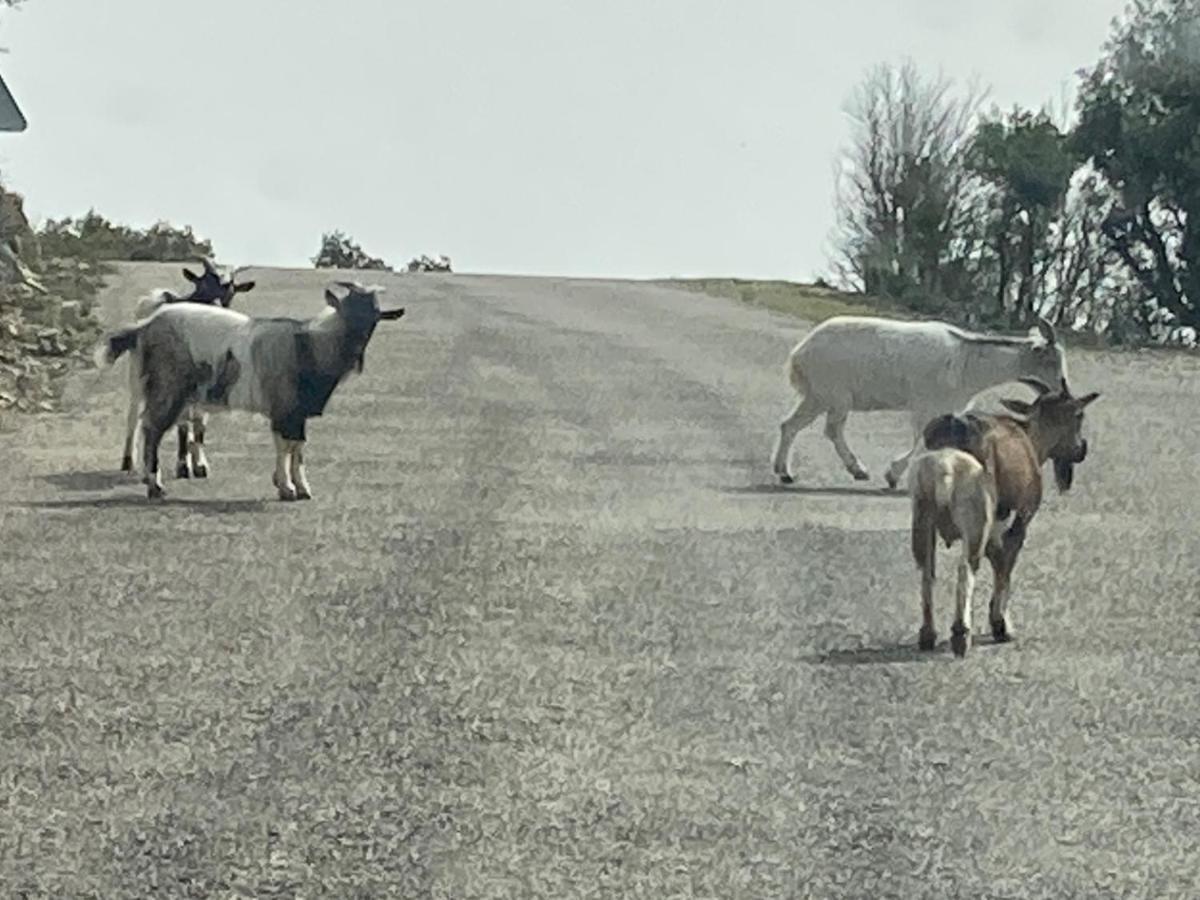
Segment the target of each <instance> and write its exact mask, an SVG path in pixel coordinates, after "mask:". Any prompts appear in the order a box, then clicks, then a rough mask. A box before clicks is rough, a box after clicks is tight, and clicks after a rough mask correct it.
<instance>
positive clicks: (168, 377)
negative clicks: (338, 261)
mask: <svg viewBox="0 0 1200 900" xmlns="http://www.w3.org/2000/svg"><path fill="white" fill-rule="evenodd" d="M335 284H337V285H339V286H341V287H343V288H345V289H346V290H347V294H346V296H345V297H343V298H341V299H339V298H338V297H337V295H336V294H335V293H333V291H330V290H326V291H325V301H326V303H327V305H328V308H326V309H325V310H323V311H322V312H321V313H320V314H318V315H316V316H314V317H312V318H311V319H303V320H301V319H289V318H270V319H268V318H257V319H252V318H250V317H249V316H245V315H243V314H241V313H239V312H234V311H233V310H230V309H221V308H217V307H213V306H202V305H200V304H195V303H178V304H173V305H171V306H168V307H166V308H165V309H162V310H160V311H158V312H157V313H155V314H154V315H153V316H151V317H150V318H149V319H143V320H141V321H139V322H136V323H135V324H133V325H131V326H129V327H127V328H122V329H120V330H118V331H115V332H113V333H111V334H110V335H109V336H108V337H107V338H106V339H105V340H104V341H103V342H102V343H101V344H100V346H99V347H98V348H97V351H96V362H97V364H98V365H111V364H112V363H113V362H115V361H116V359H117V358H118V357H120V356H121V355H122V354H123V353H126V352H132V353H133V354H134V359H135V360H136V362H137V366H138V369H139V371H141V372H144V373H145V376H146V378H145V393H146V408H145V413H144V417H143V418H144V424H143V430H144V438H145V448H144V472H145V475H144V480H145V483H146V486H147V494H148V496H149V497H150V499H155V498H158V497H162V496H163V495H164V491H163V486H162V479H161V476H160V473H159V468H158V446H159V443H160V442H161V441H162V437H163V434H165V433H166V431H167V429H169V428H170V427H171V426H172V425H174V424H175V422H176V421H177V420H178V418H179V416H180V413H181V412H182V411H183V410H184V408H185V407H186V406H187V405H188V404H195V405H196V406H197V407H199V408H200V409H204V410H212V411H219V410H232V409H237V410H243V411H245V412H254V413H260V414H262V415H264V416H266V418H267V419H268V420H269V421H270V423H271V430H272V431H273V432H274V435H275V451H276V459H275V474H274V477H273V482H274V484H275V487H276V488H277V489H278V491H279V498H280V499H281V500H297V499H301V500H306V499H308V498H310V497H311V496H312V490H311V489H310V487H309V484H308V479H307V477H306V476H305V471H304V444H305V439H306V429H305V425H306V423H307V421H308V419H309V418H310V417H312V416H319V415H321V414H322V413H323V412H324V410H325V406H326V404H327V403H328V402H329V398H330V396H331V395H332V394H333V392H334V390H335V389H336V388H337V386H338V385H339V384H340V383H341V382H342V380H343V379H344V378H345V377H346V376H347V375H348V374H349V373H350V371H351V370H352V369H357V371H359V372H361V371H362V370H363V364H364V356H365V353H366V349H367V343H368V342H369V341H370V340H371V335H372V334H373V333H374V331H375V326H376V325H378V323H379V322H380V320H384V319H399V318H400V317H401V316H402V315H404V310H403V309H402V308H401V309H391V310H380V308H379V301H378V298H377V295H378V294H380V293H382V292H383V288H382V287H377V286H371V287H364V286H362V285H360V284H358V283H356V282H346V281H339V282H335Z"/></svg>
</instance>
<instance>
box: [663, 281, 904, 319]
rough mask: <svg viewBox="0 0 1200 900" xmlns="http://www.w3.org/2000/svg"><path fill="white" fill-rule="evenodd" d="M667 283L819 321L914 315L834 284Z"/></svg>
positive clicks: (667, 283)
mask: <svg viewBox="0 0 1200 900" xmlns="http://www.w3.org/2000/svg"><path fill="white" fill-rule="evenodd" d="M656 283H657V284H661V285H663V286H665V287H679V288H683V289H685V290H689V291H696V292H698V293H703V294H708V295H709V296H711V297H725V298H727V299H730V300H739V301H741V302H742V303H745V304H747V305H749V306H754V307H758V308H759V309H769V310H771V311H772V312H778V313H785V314H787V315H792V316H795V317H796V318H798V319H803V320H804V321H806V322H812V323H813V324H816V323H818V322H823V321H824V320H825V319H828V318H830V317H831V316H842V315H859V316H871V315H888V316H893V317H896V318H912V317H913V313H912V312H910V311H908V310H905V309H904V308H902V307H899V306H896V305H894V304H885V303H883V302H882V301H879V300H874V299H872V300H867V299H866V298H863V297H860V296H858V295H855V294H847V293H844V292H842V291H838V290H835V289H833V288H825V287H817V286H816V285H811V284H798V283H796V282H793V281H760V280H754V279H743V278H679V279H670V280H666V281H659V282H656Z"/></svg>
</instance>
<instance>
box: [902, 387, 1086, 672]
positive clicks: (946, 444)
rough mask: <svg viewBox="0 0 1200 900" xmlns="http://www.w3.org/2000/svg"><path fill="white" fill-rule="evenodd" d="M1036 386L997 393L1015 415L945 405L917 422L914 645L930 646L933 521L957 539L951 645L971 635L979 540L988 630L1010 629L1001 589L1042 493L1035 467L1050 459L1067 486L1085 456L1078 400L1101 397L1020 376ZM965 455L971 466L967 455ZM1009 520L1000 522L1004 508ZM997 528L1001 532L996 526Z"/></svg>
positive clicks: (964, 643) (1006, 587) (1005, 592)
mask: <svg viewBox="0 0 1200 900" xmlns="http://www.w3.org/2000/svg"><path fill="white" fill-rule="evenodd" d="M1019 380H1020V381H1022V382H1024V383H1025V384H1027V385H1029V386H1030V387H1032V388H1033V389H1034V390H1036V391H1037V392H1038V395H1037V397H1036V399H1035V400H1034V401H1033V402H1032V403H1026V402H1025V401H1023V400H1012V399H1008V398H1004V399H1002V400H1001V403H1003V404H1004V405H1005V406H1006V407H1008V409H1009V410H1011V411H1012V412H1013V413H1015V415H1004V414H997V415H983V414H977V413H967V414H965V415H957V414H944V415H940V416H937V417H936V418H934V419H933V420H932V421H930V422H929V423H928V424H927V425H926V427H925V428H924V429H923V430H922V440H923V442H924V444H925V446H926V447H927V448H928V450H929V451H930V452H929V453H926V454H923V455H922V456H921V457H919V460H920V461H919V462H918V464H917V465H916V466H915V467H914V473H913V474H912V475H911V476H910V482H909V483H910V489H911V491H912V497H913V519H912V551H913V558H914V559H915V560H916V563H917V566H918V567H919V568H920V569H921V605H922V615H923V621H922V625H921V631H920V635H919V645H920V647H921V649H922V650H930V649H932V648H933V645H934V641H935V634H934V628H933V608H932V591H933V579H934V544H935V540H934V529H935V528H936V530H937V532H938V533H939V534H941V536H942V538H943V540H945V542H946V546H950V545H951V544H952V543H953V542H954V540H956V539H961V540H962V541H963V543H964V547H963V560H962V563H961V564H960V567H959V589H958V605H957V607H956V610H955V620H954V628H953V630H952V634H951V638H952V640H951V644H952V648H953V650H954V652H955V653H956V654H957V655H959V656H962V655H964V654H965V653H966V650H967V648H968V647H969V646H970V643H971V636H970V632H971V607H970V603H971V591H972V590H973V587H974V574H975V571H976V570H977V569H978V567H979V552H980V549H981V548H982V549H983V550H984V552H985V553H986V554H987V558H988V562H989V563H991V566H992V572H993V575H994V585H993V589H992V599H991V605H990V609H989V613H988V618H989V622H990V624H991V628H992V637H993V638H995V640H996V641H999V642H1003V641H1007V640H1010V639H1011V638H1012V624H1011V622H1010V620H1009V615H1008V598H1009V593H1010V590H1011V583H1012V572H1013V568H1014V566H1015V565H1016V562H1017V556H1018V554H1019V553H1020V552H1021V547H1022V546H1023V545H1024V543H1025V536H1026V533H1027V532H1028V530H1029V524H1030V522H1031V521H1032V520H1033V517H1034V516H1035V515H1036V514H1037V511H1038V508H1039V507H1040V506H1041V502H1042V466H1043V465H1044V464H1045V462H1046V461H1047V460H1052V461H1053V463H1054V476H1055V483H1056V484H1057V485H1058V489H1059V491H1064V492H1065V491H1067V490H1069V489H1070V487H1071V484H1072V482H1073V481H1074V468H1075V466H1076V465H1077V464H1079V463H1081V462H1083V461H1084V459H1085V458H1086V457H1087V450H1088V447H1087V439H1086V438H1084V437H1082V435H1081V431H1082V429H1083V419H1084V409H1085V408H1086V407H1087V406H1088V405H1089V404H1091V403H1092V402H1093V401H1095V400H1096V398H1097V397H1099V396H1100V394H1099V393H1097V392H1095V391H1093V392H1092V393H1090V394H1085V395H1083V396H1082V397H1076V396H1073V395H1072V394H1071V390H1070V388H1069V387H1068V385H1067V379H1066V378H1065V377H1064V378H1062V379H1061V381H1060V387H1059V389H1058V390H1057V391H1055V390H1052V389H1051V388H1049V387H1048V386H1047V385H1046V384H1045V383H1043V382H1042V381H1041V380H1040V379H1037V378H1030V377H1023V378H1021V379H1019ZM967 459H970V460H971V461H972V462H973V463H974V465H971V464H969V463H968V462H967ZM1010 516H1012V524H1011V525H1008V527H1007V528H1004V526H1005V525H1006V523H1007V521H1008V519H1009V517H1010ZM1002 529H1003V531H1002Z"/></svg>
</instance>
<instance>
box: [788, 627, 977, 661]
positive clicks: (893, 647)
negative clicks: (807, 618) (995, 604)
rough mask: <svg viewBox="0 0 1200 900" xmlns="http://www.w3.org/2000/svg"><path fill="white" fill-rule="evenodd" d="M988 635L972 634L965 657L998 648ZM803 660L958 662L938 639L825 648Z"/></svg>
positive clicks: (948, 644)
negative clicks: (924, 644)
mask: <svg viewBox="0 0 1200 900" xmlns="http://www.w3.org/2000/svg"><path fill="white" fill-rule="evenodd" d="M998 646H999V644H997V643H996V642H995V641H993V640H991V639H990V638H987V639H984V640H980V635H977V634H976V635H973V636H972V641H971V649H970V650H968V651H967V656H966V658H967V659H970V658H971V655H972V654H974V653H978V652H984V653H986V652H987V651H988V650H989V649H990V648H992V647H998ZM803 661H804V662H806V663H810V664H813V665H821V666H877V665H892V664H895V663H945V662H955V661H957V662H961V661H962V660H959V659H958V658H957V657H956V656H955V655H954V653H953V652H952V651H951V650H950V642H949V641H948V640H943V641H938V643H937V645H936V646H935V647H934V648H933V649H932V650H921V649H919V648H918V647H917V643H916V641H915V640H914V641H910V642H907V643H903V644H889V645H885V646H882V647H854V648H852V649H848V650H826V651H825V652H823V653H813V654H811V655H809V656H805V657H803Z"/></svg>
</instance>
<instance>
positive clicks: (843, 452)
mask: <svg viewBox="0 0 1200 900" xmlns="http://www.w3.org/2000/svg"><path fill="white" fill-rule="evenodd" d="M787 374H788V378H789V380H790V381H791V384H792V387H793V388H795V390H796V391H797V393H800V394H802V395H803V399H802V400H801V401H800V403H799V404H798V405H797V406H796V408H795V409H794V410H793V411H792V413H791V414H790V415H789V416H788V417H787V418H786V419H784V420H783V422H781V423H780V426H779V438H778V441H777V443H776V445H775V453H774V459H773V465H774V471H775V474H776V475H777V476H778V477H779V479H780V481H782V482H783V483H784V484H791V482H792V480H793V479H792V474H791V471H790V469H789V467H788V456H789V454H790V452H791V447H792V444H793V443H794V442H795V440H796V435H798V434H799V433H800V432H801V431H802V430H803V429H805V428H807V427H808V426H809V425H810V424H812V422H813V421H814V420H815V419H816V418H817V416H819V415H821V414H822V413H824V414H825V436H826V437H827V438H829V440H830V441H832V442H833V446H834V449H835V450H836V451H837V454H838V457H839V458H840V459H841V461H842V464H843V465H844V466H845V467H846V471H848V472H849V473H850V474H851V475H852V476H853V477H854V478H855V480H858V481H866V480H867V479H868V478H869V477H870V476H869V475H868V474H867V471H866V469H864V468H863V466H862V464H861V463H860V462H859V460H858V457H856V456H855V455H854V451H852V450H851V449H850V447H849V445H848V444H847V443H846V436H845V427H846V419H847V418H848V417H849V415H850V413H851V412H852V411H860V412H875V411H883V410H907V411H908V412H909V414H910V417H911V423H912V429H913V443H912V446H911V448H910V449H909V450H908V452H907V453H904V454H903V455H901V456H898V457H896V458H895V459H893V460H892V462H891V464H890V465H889V467H888V470H887V473H886V476H885V477H886V479H887V484H888V487H889V488H895V487H896V485H897V484H898V483H899V480H900V476H901V475H902V474H903V472H904V470H905V468H906V467H907V466H908V462H909V459H910V458H911V457H912V455H913V453H914V452H915V451H916V450H917V448H918V447H919V446H920V442H921V429H922V428H923V427H924V426H925V423H926V422H928V421H929V420H930V419H931V418H933V417H934V416H936V415H938V414H940V413H953V412H958V411H959V410H961V409H963V408H964V407H965V406H966V405H967V403H969V402H970V400H971V399H972V398H973V397H974V396H975V395H976V394H978V393H980V392H981V391H983V390H985V389H987V388H989V387H993V386H995V385H998V384H1002V383H1004V382H1006V381H1012V380H1014V379H1017V378H1019V377H1020V376H1022V375H1030V376H1033V377H1035V378H1040V379H1042V380H1043V381H1047V382H1050V383H1052V384H1053V383H1057V382H1058V380H1059V379H1060V378H1062V377H1063V376H1064V375H1065V374H1066V358H1065V356H1064V353H1063V348H1062V347H1061V346H1060V345H1059V343H1058V339H1057V335H1056V334H1055V331H1054V326H1053V325H1051V324H1050V323H1049V322H1048V321H1046V320H1045V319H1039V320H1038V324H1037V327H1036V329H1030V334H1029V336H1027V337H1002V336H995V335H983V334H976V333H974V332H970V331H965V330H963V329H961V328H956V327H955V326H953V325H950V324H947V323H946V322H904V321H897V320H893V319H882V318H875V317H871V316H834V317H832V318H830V319H826V320H825V321H824V322H822V323H821V324H820V325H818V326H817V327H816V328H814V329H813V330H812V331H811V332H809V333H808V335H806V336H805V338H804V339H803V340H802V341H800V343H799V344H797V345H796V347H795V348H794V349H793V350H792V352H791V354H790V355H789V357H788V362H787Z"/></svg>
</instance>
